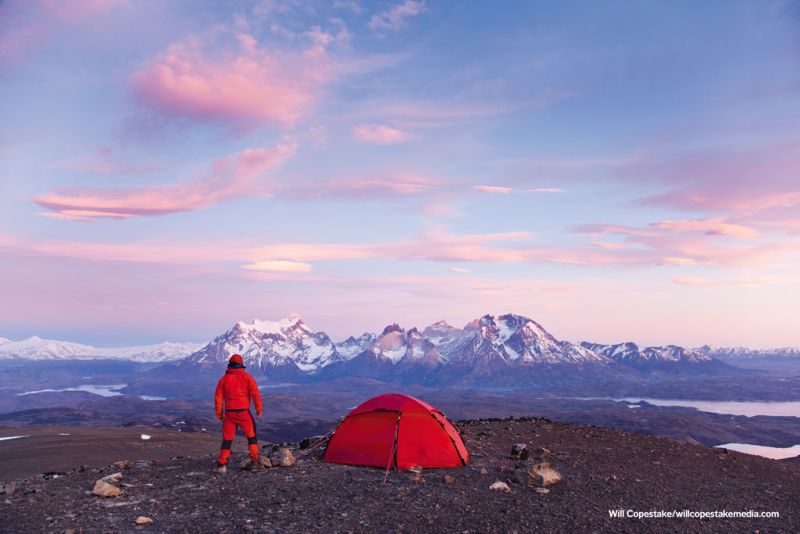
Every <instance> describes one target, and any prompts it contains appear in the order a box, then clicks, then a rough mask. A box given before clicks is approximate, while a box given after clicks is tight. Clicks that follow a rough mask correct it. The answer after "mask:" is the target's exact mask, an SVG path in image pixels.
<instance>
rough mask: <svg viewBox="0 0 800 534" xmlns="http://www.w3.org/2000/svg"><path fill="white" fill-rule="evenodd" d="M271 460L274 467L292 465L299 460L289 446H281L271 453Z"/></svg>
mask: <svg viewBox="0 0 800 534" xmlns="http://www.w3.org/2000/svg"><path fill="white" fill-rule="evenodd" d="M269 461H270V463H271V465H272V467H291V466H293V465H294V464H295V463H296V462H297V459H296V458H295V457H294V454H292V451H290V450H289V449H288V448H287V447H281V448H280V449H278V450H277V451H273V452H272V453H270V455H269Z"/></svg>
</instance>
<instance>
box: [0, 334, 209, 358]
mask: <svg viewBox="0 0 800 534" xmlns="http://www.w3.org/2000/svg"><path fill="white" fill-rule="evenodd" d="M202 346H203V344H202V343H172V342H169V341H166V342H164V343H159V344H157V345H145V346H140V347H123V348H101V347H93V346H91V345H83V344H81V343H72V342H70V341H57V340H53V339H42V338H40V337H38V336H33V337H29V338H27V339H23V340H22V341H12V340H10V339H7V338H4V337H0V359H12V358H20V359H26V360H126V361H133V362H140V363H149V362H155V363H158V362H167V361H172V360H179V359H181V358H185V357H186V356H188V355H189V354H191V353H193V352H195V351H196V350H198V349H200V348H201V347H202Z"/></svg>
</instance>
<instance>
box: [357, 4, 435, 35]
mask: <svg viewBox="0 0 800 534" xmlns="http://www.w3.org/2000/svg"><path fill="white" fill-rule="evenodd" d="M425 9H426V8H425V1H424V0H405V1H404V2H403V3H401V4H396V5H394V6H392V7H391V8H389V9H387V10H386V11H383V12H381V13H377V14H375V15H372V16H371V17H370V19H369V22H368V23H367V26H368V27H369V29H370V30H372V31H374V32H377V33H382V32H386V31H394V30H399V29H400V28H402V27H403V26H404V25H405V23H406V20H407V19H409V18H411V17H415V16H417V15H419V14H420V13H422V12H424V11H425Z"/></svg>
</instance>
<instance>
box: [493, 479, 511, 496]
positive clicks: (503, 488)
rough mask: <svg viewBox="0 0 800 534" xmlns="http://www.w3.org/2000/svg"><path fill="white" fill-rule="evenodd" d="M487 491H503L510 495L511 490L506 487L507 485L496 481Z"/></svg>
mask: <svg viewBox="0 0 800 534" xmlns="http://www.w3.org/2000/svg"><path fill="white" fill-rule="evenodd" d="M489 489H490V490H492V491H505V492H506V493H511V488H509V487H508V484H506V483H505V482H501V481H499V480H498V481H497V482H493V483H492V485H491V486H489Z"/></svg>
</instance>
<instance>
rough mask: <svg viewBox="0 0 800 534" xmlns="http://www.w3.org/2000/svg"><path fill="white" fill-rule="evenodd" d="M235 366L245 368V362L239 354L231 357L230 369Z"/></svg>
mask: <svg viewBox="0 0 800 534" xmlns="http://www.w3.org/2000/svg"><path fill="white" fill-rule="evenodd" d="M233 366H237V367H239V366H241V367H244V360H242V357H241V356H239V355H238V354H234V355H233V356H231V359H230V360H228V367H233Z"/></svg>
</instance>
